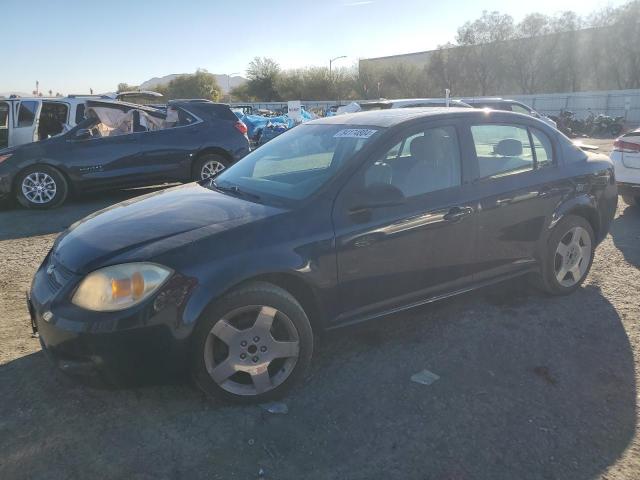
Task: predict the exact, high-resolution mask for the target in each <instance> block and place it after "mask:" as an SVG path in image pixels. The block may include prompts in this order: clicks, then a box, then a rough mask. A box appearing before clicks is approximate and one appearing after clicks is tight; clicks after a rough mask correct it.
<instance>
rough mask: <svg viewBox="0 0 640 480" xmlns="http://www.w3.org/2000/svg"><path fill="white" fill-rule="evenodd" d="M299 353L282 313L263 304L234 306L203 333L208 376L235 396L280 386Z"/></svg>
mask: <svg viewBox="0 0 640 480" xmlns="http://www.w3.org/2000/svg"><path fill="white" fill-rule="evenodd" d="M299 352H300V339H299V336H298V331H297V329H296V327H295V325H294V324H293V322H292V321H291V319H290V318H289V317H288V316H287V315H285V314H284V313H283V312H281V311H279V310H277V309H275V308H273V307H270V306H266V305H252V306H246V307H242V308H238V309H235V310H233V311H231V312H229V313H228V314H227V315H225V316H224V317H223V318H221V319H220V320H218V321H217V322H216V323H215V324H214V325H213V327H212V328H211V330H210V331H209V334H208V336H207V339H206V341H205V346H204V362H205V367H206V369H207V373H208V374H209V376H210V377H211V379H212V380H213V381H214V382H215V383H217V384H218V385H219V386H220V387H221V388H222V389H224V390H226V391H227V392H230V393H233V394H236V395H245V396H252V395H260V394H262V393H266V392H269V391H271V390H273V389H274V388H276V387H278V386H279V385H281V384H282V383H283V382H284V381H285V380H286V379H287V378H288V377H289V376H290V375H291V373H292V372H293V370H294V368H295V366H296V363H297V362H298V355H299Z"/></svg>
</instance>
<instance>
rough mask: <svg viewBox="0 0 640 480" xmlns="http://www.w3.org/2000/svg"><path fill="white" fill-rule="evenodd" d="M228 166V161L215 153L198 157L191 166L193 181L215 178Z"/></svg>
mask: <svg viewBox="0 0 640 480" xmlns="http://www.w3.org/2000/svg"><path fill="white" fill-rule="evenodd" d="M228 166H229V160H227V159H226V158H225V157H223V156H222V155H218V154H217V153H206V154H204V155H202V156H200V157H199V158H198V159H197V160H196V162H195V163H194V165H193V172H192V177H193V179H194V180H195V181H200V180H206V179H208V178H214V177H216V176H217V175H218V174H219V173H220V172H222V171H223V170H224V169H226V168H227V167H228Z"/></svg>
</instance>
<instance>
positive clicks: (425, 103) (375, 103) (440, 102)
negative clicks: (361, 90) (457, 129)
mask: <svg viewBox="0 0 640 480" xmlns="http://www.w3.org/2000/svg"><path fill="white" fill-rule="evenodd" d="M359 105H360V109H361V111H363V112H368V111H370V110H386V109H389V108H415V107H447V106H449V107H464V108H471V105H468V104H467V103H465V102H463V101H461V100H453V99H449V100H448V103H447V99H445V98H399V99H396V100H372V101H367V102H361V103H360V104H359Z"/></svg>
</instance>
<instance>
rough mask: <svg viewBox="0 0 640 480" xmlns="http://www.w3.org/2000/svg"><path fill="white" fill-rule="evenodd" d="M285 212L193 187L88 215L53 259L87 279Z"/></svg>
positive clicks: (64, 236) (59, 244)
mask: <svg viewBox="0 0 640 480" xmlns="http://www.w3.org/2000/svg"><path fill="white" fill-rule="evenodd" d="M280 212H282V210H281V209H279V208H276V207H270V206H266V205H262V204H258V203H253V202H249V201H246V200H243V199H241V198H238V197H234V196H230V195H227V194H223V193H220V192H218V191H216V190H213V189H212V188H208V187H205V186H201V185H199V184H197V183H191V184H187V185H182V186H179V187H175V188H171V189H168V190H164V191H161V192H156V193H152V194H148V195H144V196H142V197H137V198H134V199H131V200H127V201H124V202H121V203H118V204H115V205H113V206H111V207H109V208H106V209H104V210H101V211H99V212H96V213H94V214H92V215H89V216H88V217H86V218H84V219H82V220H80V221H78V222H76V223H74V224H73V225H72V226H71V227H69V229H68V230H67V231H66V232H64V233H63V234H62V235H60V237H58V239H57V240H56V242H55V244H54V247H53V255H54V256H55V258H56V260H57V261H58V262H60V263H62V265H64V266H65V267H66V268H67V269H69V270H71V271H73V272H76V273H87V272H89V271H91V270H94V269H95V268H99V267H100V266H102V265H104V264H109V263H111V262H113V263H120V261H136V260H137V261H144V260H147V259H148V258H150V257H153V256H154V255H157V254H159V253H162V252H163V251H166V250H168V249H170V248H176V247H179V246H181V245H184V244H185V243H188V242H193V241H195V240H197V239H198V238H202V237H204V236H210V235H213V234H215V233H218V232H221V231H225V230H229V229H231V228H236V227H238V226H240V225H244V224H246V223H249V222H253V221H258V220H262V219H264V218H266V217H269V216H271V215H275V214H277V213H280Z"/></svg>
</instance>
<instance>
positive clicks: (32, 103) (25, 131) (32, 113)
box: [9, 100, 42, 147]
mask: <svg viewBox="0 0 640 480" xmlns="http://www.w3.org/2000/svg"><path fill="white" fill-rule="evenodd" d="M15 109H16V111H15V112H14V124H13V131H12V132H11V139H10V140H11V142H10V143H11V144H10V145H9V146H10V147H14V146H18V145H24V144H25V143H31V142H34V141H36V140H37V139H38V135H37V132H38V122H39V118H40V110H41V109H42V101H41V100H21V101H20V102H18V103H16V105H15Z"/></svg>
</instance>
